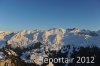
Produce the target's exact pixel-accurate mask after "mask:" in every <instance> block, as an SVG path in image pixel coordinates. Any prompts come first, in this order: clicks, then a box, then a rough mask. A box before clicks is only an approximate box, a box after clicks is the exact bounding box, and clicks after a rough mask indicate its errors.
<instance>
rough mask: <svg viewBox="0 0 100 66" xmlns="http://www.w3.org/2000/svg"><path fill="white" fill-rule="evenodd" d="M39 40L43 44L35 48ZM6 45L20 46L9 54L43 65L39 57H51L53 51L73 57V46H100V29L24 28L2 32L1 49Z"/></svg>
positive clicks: (0, 37) (14, 47)
mask: <svg viewBox="0 0 100 66" xmlns="http://www.w3.org/2000/svg"><path fill="white" fill-rule="evenodd" d="M38 42H40V43H42V45H41V46H40V47H38V48H36V49H34V46H35V44H37V43H38ZM69 45H70V46H69ZM6 46H10V47H11V48H13V49H16V48H18V49H17V50H18V51H17V50H16V51H15V52H11V51H13V50H12V49H11V51H10V50H7V51H6V52H7V53H8V54H10V55H11V54H12V55H15V56H19V55H20V56H19V57H20V58H21V59H22V60H24V61H25V62H26V63H33V62H34V63H35V64H38V65H41V64H43V63H42V62H41V61H39V57H41V56H42V57H49V55H53V54H52V53H51V51H56V52H57V53H58V52H59V51H61V53H62V54H64V53H66V52H67V53H68V54H67V55H66V56H67V57H71V54H72V53H73V50H74V49H73V47H74V48H76V49H75V51H79V47H88V46H89V47H93V46H97V47H99V48H100V31H90V30H85V29H83V30H79V29H77V28H73V29H62V28H53V29H49V30H31V31H30V30H24V31H20V32H17V33H10V32H0V49H2V48H3V47H6ZM19 48H20V49H21V50H19ZM31 48H32V49H31ZM7 49H8V48H7ZM23 49H24V50H23ZM51 64H52V63H51Z"/></svg>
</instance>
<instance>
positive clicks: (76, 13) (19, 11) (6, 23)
mask: <svg viewBox="0 0 100 66" xmlns="http://www.w3.org/2000/svg"><path fill="white" fill-rule="evenodd" d="M73 27H76V28H80V29H83V28H84V29H90V30H99V29H100V0H0V31H19V30H23V29H49V28H73Z"/></svg>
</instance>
